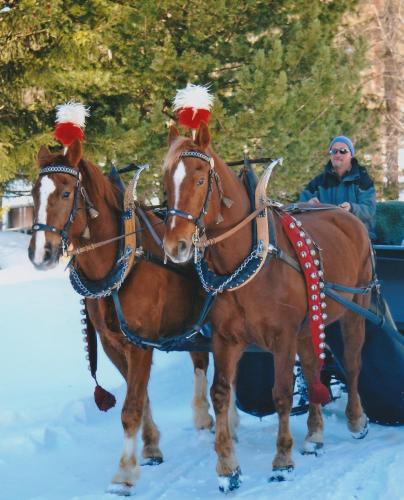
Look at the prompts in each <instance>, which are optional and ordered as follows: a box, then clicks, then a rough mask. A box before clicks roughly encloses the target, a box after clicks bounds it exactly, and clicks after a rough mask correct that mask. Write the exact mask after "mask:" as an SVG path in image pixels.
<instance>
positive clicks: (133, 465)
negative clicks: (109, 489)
mask: <svg viewBox="0 0 404 500" xmlns="http://www.w3.org/2000/svg"><path fill="white" fill-rule="evenodd" d="M139 475H140V467H139V464H138V463H137V460H136V434H133V435H132V436H129V435H128V434H125V439H124V445H123V452H122V456H121V459H120V461H119V469H118V472H117V473H116V474H115V476H114V477H113V478H112V484H125V485H127V486H134V484H135V483H136V481H137V480H138V479H139Z"/></svg>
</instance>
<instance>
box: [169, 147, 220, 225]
mask: <svg viewBox="0 0 404 500" xmlns="http://www.w3.org/2000/svg"><path fill="white" fill-rule="evenodd" d="M180 158H199V159H200V160H203V161H206V163H209V165H210V169H209V177H208V190H207V192H206V197H205V201H204V203H203V205H202V209H201V211H200V212H199V215H198V216H197V217H194V216H193V215H192V214H190V213H189V212H184V211H183V210H178V209H176V208H168V209H167V215H166V221H167V219H168V218H169V217H174V216H177V217H182V218H183V219H186V220H188V221H189V222H193V223H194V224H195V226H196V227H197V228H198V230H199V232H200V234H203V233H204V232H205V226H204V225H203V222H202V219H203V217H204V216H205V215H206V214H207V212H208V204H209V200H210V196H211V194H212V189H213V178H214V176H215V171H214V168H213V167H214V162H213V158H212V157H211V156H209V155H205V154H204V153H201V152H200V151H183V152H182V153H181V154H180Z"/></svg>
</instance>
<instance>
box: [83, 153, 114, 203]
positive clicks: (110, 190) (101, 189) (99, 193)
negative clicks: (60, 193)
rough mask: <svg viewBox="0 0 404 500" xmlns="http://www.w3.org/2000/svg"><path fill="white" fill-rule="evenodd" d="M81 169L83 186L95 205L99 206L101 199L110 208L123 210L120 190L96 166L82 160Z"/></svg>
mask: <svg viewBox="0 0 404 500" xmlns="http://www.w3.org/2000/svg"><path fill="white" fill-rule="evenodd" d="M79 169H80V172H81V174H82V176H83V179H82V180H83V185H85V188H86V191H87V193H88V195H89V197H90V199H91V201H92V202H93V203H94V205H96V206H97V200H99V199H101V200H102V201H104V202H106V203H107V205H108V206H109V207H110V208H112V209H114V210H117V211H120V210H122V206H121V200H120V193H119V189H118V188H117V187H116V186H115V185H114V184H113V183H112V182H111V181H110V179H108V177H107V176H105V175H104V174H103V173H102V172H101V170H100V169H99V168H98V167H97V166H96V165H94V164H93V163H91V162H90V161H88V160H85V159H84V158H82V159H81V160H80V163H79Z"/></svg>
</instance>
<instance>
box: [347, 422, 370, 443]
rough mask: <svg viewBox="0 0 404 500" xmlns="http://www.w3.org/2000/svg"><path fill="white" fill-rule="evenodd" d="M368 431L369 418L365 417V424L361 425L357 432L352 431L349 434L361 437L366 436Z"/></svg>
mask: <svg viewBox="0 0 404 500" xmlns="http://www.w3.org/2000/svg"><path fill="white" fill-rule="evenodd" d="M368 432H369V419H368V418H366V422H365V425H364V426H363V427H362V429H361V430H360V431H358V432H352V431H351V435H352V437H353V438H354V439H363V438H364V437H366V436H367V434H368Z"/></svg>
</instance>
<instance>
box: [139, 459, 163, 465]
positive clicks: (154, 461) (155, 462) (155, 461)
mask: <svg viewBox="0 0 404 500" xmlns="http://www.w3.org/2000/svg"><path fill="white" fill-rule="evenodd" d="M162 463H163V457H147V458H145V459H144V460H143V461H142V463H141V465H142V466H143V465H160V464H162Z"/></svg>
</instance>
